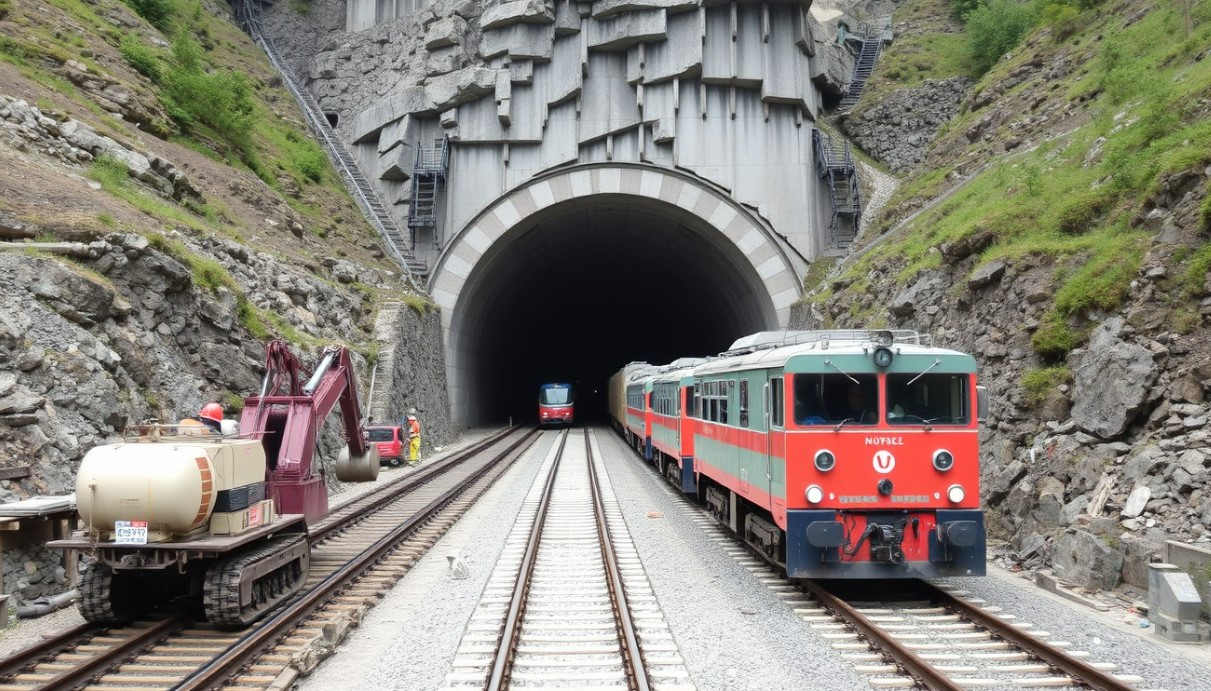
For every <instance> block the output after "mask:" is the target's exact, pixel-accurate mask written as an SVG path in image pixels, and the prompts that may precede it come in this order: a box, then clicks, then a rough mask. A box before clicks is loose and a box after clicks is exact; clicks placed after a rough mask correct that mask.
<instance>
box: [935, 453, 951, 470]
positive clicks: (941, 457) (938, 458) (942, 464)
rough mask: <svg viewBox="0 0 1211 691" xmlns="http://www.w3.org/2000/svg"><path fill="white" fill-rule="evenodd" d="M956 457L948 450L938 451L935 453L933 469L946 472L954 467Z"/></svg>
mask: <svg viewBox="0 0 1211 691" xmlns="http://www.w3.org/2000/svg"><path fill="white" fill-rule="evenodd" d="M954 464H955V457H954V454H952V453H950V452H949V451H947V450H946V449H938V450H937V451H934V452H933V467H935V468H937V469H938V470H940V471H942V472H946V471H947V470H950V469H951V468H953V467H954Z"/></svg>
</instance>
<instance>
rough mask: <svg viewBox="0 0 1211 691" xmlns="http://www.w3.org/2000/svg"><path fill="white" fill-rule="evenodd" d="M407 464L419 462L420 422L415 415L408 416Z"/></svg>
mask: <svg viewBox="0 0 1211 691" xmlns="http://www.w3.org/2000/svg"><path fill="white" fill-rule="evenodd" d="M408 462H409V463H418V462H420V421H419V420H417V419H416V416H415V415H409V416H408Z"/></svg>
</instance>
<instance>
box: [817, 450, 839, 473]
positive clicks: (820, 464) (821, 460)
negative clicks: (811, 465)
mask: <svg viewBox="0 0 1211 691" xmlns="http://www.w3.org/2000/svg"><path fill="white" fill-rule="evenodd" d="M836 465H837V457H836V456H834V455H833V452H832V451H829V450H827V449H820V450H819V451H817V452H816V470H819V471H820V472H822V473H827V472H828V471H830V470H832V469H833V468H834V467H835V466H836Z"/></svg>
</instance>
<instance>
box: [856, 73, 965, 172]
mask: <svg viewBox="0 0 1211 691" xmlns="http://www.w3.org/2000/svg"><path fill="white" fill-rule="evenodd" d="M973 84H974V82H973V81H972V80H971V79H969V78H967V77H952V78H950V79H943V80H931V79H927V80H925V83H924V84H923V85H922V86H920V87H918V88H915V89H902V90H899V91H894V92H892V93H891V94H888V95H887V97H886V98H883V99H880V100H878V101H876V102H873V103H870V104H869V105H867V106H866V107H863V108H861V109H860V110H856V111H854V112H852V113H850V114H849V115H847V116H845V117H844V118H842V120H841V127H842V129H843V130H844V131H845V134H846V135H848V136H849V138H850V139H852V140H853V142H854V143H855V144H857V145H858V146H859V147H861V148H862V150H863V151H865V152H866V153H868V154H870V155H871V156H873V157H874V158H876V159H878V160H879V161H882V162H883V163H884V164H886V165H887V167H888V168H890V169H891V170H893V171H895V172H897V173H906V172H908V171H911V170H913V169H915V168H916V167H917V166H919V165H920V164H921V162H922V161H923V160H925V152H926V150H927V149H928V148H929V145H930V144H931V143H933V140H934V136H935V135H936V134H937V133H938V129H939V128H941V127H942V125H945V124H946V123H948V122H950V120H951V119H953V118H954V116H955V115H957V114H958V113H959V106H960V104H961V103H962V101H963V99H964V98H965V97H966V95H967V93H968V92H969V91H970V90H971V87H972V85H973Z"/></svg>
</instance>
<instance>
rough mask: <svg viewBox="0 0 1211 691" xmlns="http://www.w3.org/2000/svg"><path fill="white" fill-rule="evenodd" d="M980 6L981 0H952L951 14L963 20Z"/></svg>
mask: <svg viewBox="0 0 1211 691" xmlns="http://www.w3.org/2000/svg"><path fill="white" fill-rule="evenodd" d="M979 6H980V0H950V16H951V17H953V18H954V19H958V20H960V21H962V20H963V19H964V18H966V17H967V15H968V14H969V13H970V12H971V11H972V10H974V9H976V8H977V7H979Z"/></svg>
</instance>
